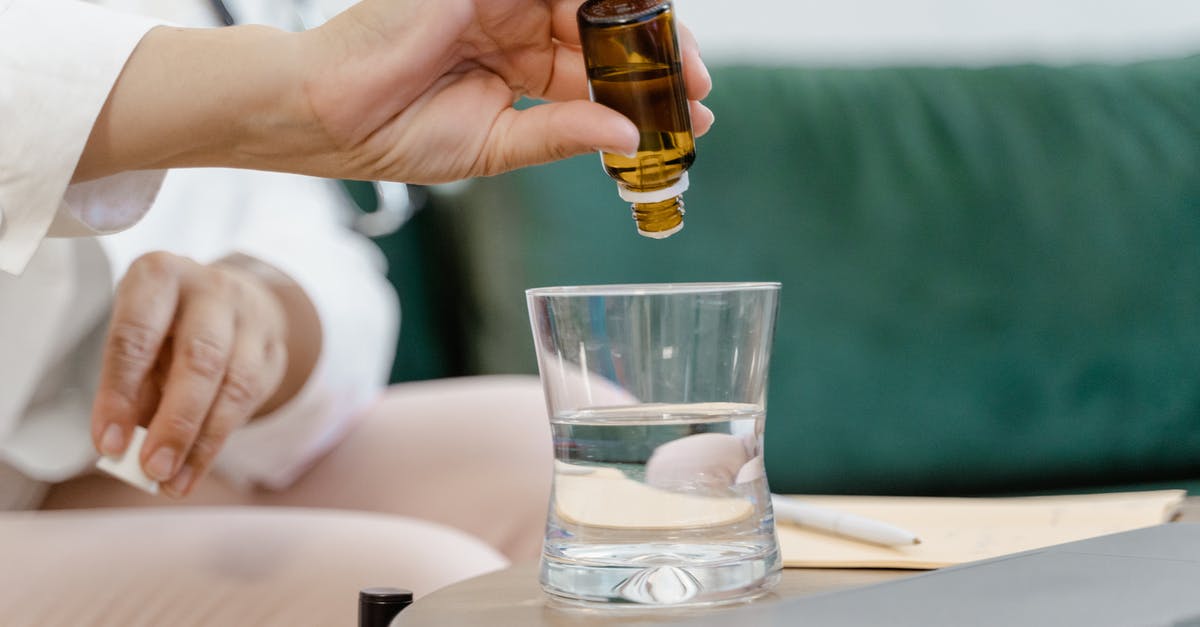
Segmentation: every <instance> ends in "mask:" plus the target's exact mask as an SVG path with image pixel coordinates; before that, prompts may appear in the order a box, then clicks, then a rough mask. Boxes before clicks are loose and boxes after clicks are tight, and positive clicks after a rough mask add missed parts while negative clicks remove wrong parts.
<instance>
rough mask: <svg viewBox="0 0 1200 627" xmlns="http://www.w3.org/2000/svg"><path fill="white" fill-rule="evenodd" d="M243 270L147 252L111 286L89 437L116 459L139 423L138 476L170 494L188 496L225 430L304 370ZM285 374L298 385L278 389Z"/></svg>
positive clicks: (269, 401) (272, 302)
mask: <svg viewBox="0 0 1200 627" xmlns="http://www.w3.org/2000/svg"><path fill="white" fill-rule="evenodd" d="M241 259H242V261H243V262H244V261H245V260H246V259H248V258H241ZM251 268H253V266H251V265H249V264H246V263H237V261H236V260H231V261H222V262H217V263H214V264H211V265H201V264H198V263H196V262H194V261H192V260H190V259H187V258H184V257H179V256H176V255H172V254H170V253H165V252H158V253H150V254H148V255H145V256H143V257H141V258H139V259H138V260H137V261H135V262H134V263H133V265H132V266H131V267H130V268H129V271H128V272H127V273H126V275H125V277H124V279H122V281H121V283H120V285H119V287H118V288H117V294H116V299H115V303H114V308H113V316H112V322H111V324H110V327H109V333H108V340H107V344H106V346H105V350H104V358H103V365H102V366H101V371H100V383H99V389H98V391H97V394H96V401H95V407H94V412H93V416H92V437H93V439H94V442H95V444H96V447H97V449H98V450H99V451H100V452H102V453H104V454H106V455H119V454H120V453H122V452H123V451H124V450H125V448H126V446H127V445H128V442H129V440H130V435H131V433H132V430H133V427H134V426H135V425H139V424H140V425H144V426H146V427H147V428H148V430H149V433H148V434H147V437H146V443H145V445H144V446H143V449H142V454H141V460H140V461H141V464H142V468H143V469H144V470H145V472H146V474H147V475H149V476H150V477H152V478H153V479H155V480H157V481H160V482H163V489H164V491H165V492H167V493H168V494H169V495H171V496H177V497H178V496H183V495H185V494H187V493H188V492H189V491H190V490H191V487H192V486H193V485H194V484H195V482H196V481H197V480H198V479H199V478H200V477H202V476H203V475H204V474H205V473H206V472H207V471H208V470H209V468H210V467H211V465H212V463H213V460H214V459H215V458H216V456H217V453H218V452H219V451H220V450H221V447H222V445H223V444H224V442H225V439H226V438H227V437H229V435H230V433H232V432H233V431H234V430H235V429H237V428H239V427H241V426H242V425H244V424H246V423H247V422H248V421H249V420H250V419H251V418H252V417H254V416H255V415H256V414H258V413H260V412H261V411H263V410H264V409H268V408H270V407H271V406H276V405H278V404H281V402H282V401H284V400H286V398H278V397H280V396H281V395H286V396H288V397H290V394H292V393H294V392H295V389H298V387H299V385H302V382H303V379H306V378H307V375H308V370H305V368H306V367H307V368H308V369H311V363H299V364H297V363H293V362H296V361H303V362H310V361H311V360H302V359H300V360H298V359H297V356H291V359H289V341H288V340H289V317H290V316H289V313H288V311H287V308H286V307H285V304H284V303H283V302H281V300H280V299H279V298H277V296H276V294H275V291H274V290H273V289H272V287H271V286H270V285H268V283H267V282H266V281H264V280H263V278H262V275H260V274H259V273H257V272H255V271H253V270H252V269H251ZM296 289H299V288H296ZM314 315H315V314H314ZM289 369H291V370H303V372H299V373H293V375H292V376H291V377H290V378H297V377H298V378H300V382H299V383H298V384H297V383H290V384H285V379H287V378H289V377H288V375H289ZM281 384H282V385H281Z"/></svg>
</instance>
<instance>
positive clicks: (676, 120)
mask: <svg viewBox="0 0 1200 627" xmlns="http://www.w3.org/2000/svg"><path fill="white" fill-rule="evenodd" d="M578 21H579V34H580V39H581V41H582V44H583V56H584V60H585V62H586V64H587V75H588V83H589V84H590V85H591V91H592V100H594V101H596V102H598V103H600V104H602V105H605V106H607V107H610V108H612V109H615V110H617V111H619V112H620V113H622V114H624V115H625V116H626V117H628V118H629V119H630V120H633V123H634V124H636V125H637V127H638V130H639V131H640V134H641V140H640V142H639V143H638V150H637V155H636V156H634V157H628V156H625V155H616V154H611V153H602V154H601V160H602V161H603V162H604V171H605V172H607V173H608V175H609V176H610V177H612V178H613V179H614V180H616V181H617V185H618V187H619V189H620V191H621V196H622V198H626V199H627V200H630V201H631V202H632V203H633V217H634V220H635V221H636V222H637V225H638V232H639V233H641V234H642V235H647V236H649V237H658V238H661V237H667V236H669V235H671V234H673V233H675V232H677V231H679V229H681V228H683V197H682V195H681V194H682V192H683V190H685V189H687V176H686V171H687V169H688V167H690V166H691V165H692V162H693V161H694V160H695V158H696V150H695V140H694V138H693V135H692V120H691V116H690V115H689V113H688V111H689V110H688V100H687V92H686V91H685V90H684V85H683V73H682V66H681V63H680V55H679V41H678V37H677V35H676V31H675V13H674V7H673V6H672V5H671V3H670V2H662V1H659V0H588V1H587V2H584V3H583V5H582V6H581V7H579V13H578Z"/></svg>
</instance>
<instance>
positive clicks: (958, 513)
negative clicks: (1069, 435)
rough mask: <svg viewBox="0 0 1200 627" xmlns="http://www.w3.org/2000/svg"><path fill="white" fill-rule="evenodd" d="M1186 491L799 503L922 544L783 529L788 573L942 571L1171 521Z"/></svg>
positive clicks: (851, 498) (781, 538)
mask: <svg viewBox="0 0 1200 627" xmlns="http://www.w3.org/2000/svg"><path fill="white" fill-rule="evenodd" d="M1185 496H1186V492H1185V491H1183V490H1158V491H1153V492H1122V493H1115V494H1086V495H1070V496H1035V497H1019V498H926V497H886V496H885V497H880V496H795V497H794V498H797V499H801V500H803V501H804V502H806V503H811V504H813V505H817V506H820V507H827V508H830V509H836V510H839V511H845V512H850V513H854V514H859V515H862V516H867V517H870V518H874V519H876V520H881V521H884V522H889V523H892V524H894V525H898V526H900V527H903V528H905V529H908V530H909V531H912V532H914V533H916V534H917V535H918V536H919V537H920V538H921V544H919V545H914V546H904V547H883V546H876V545H873V544H868V543H865V542H858V541H855V540H849V539H845V538H841V537H837V536H834V535H830V534H826V533H822V532H820V531H810V530H808V529H805V528H803V527H796V526H793V525H790V524H787V523H783V522H780V523H778V524H777V525H776V530H777V531H778V534H779V544H780V548H781V549H782V551H783V564H784V566H788V567H811V568H817V567H829V568H912V569H927V568H940V567H943V566H949V565H952V564H960V563H963V562H970V561H974V560H980V559H985V558H991V557H997V556H1000V555H1005V554H1008V553H1016V552H1019V551H1027V550H1031V549H1036V548H1039V547H1043V546H1050V545H1052V544H1061V543H1063V542H1070V541H1074V540H1082V539H1084V538H1090V537H1094V536H1099V535H1104V534H1108V533H1116V532H1119V531H1127V530H1130V529H1138V528H1141V527H1149V526H1151V525H1156V524H1159V523H1162V522H1166V521H1168V520H1170V519H1171V518H1172V517H1173V516H1174V515H1175V514H1176V513H1177V512H1178V510H1179V506H1180V505H1181V504H1182V503H1183V499H1184V497H1185Z"/></svg>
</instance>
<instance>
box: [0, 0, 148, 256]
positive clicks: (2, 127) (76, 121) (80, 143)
mask: <svg viewBox="0 0 1200 627" xmlns="http://www.w3.org/2000/svg"><path fill="white" fill-rule="evenodd" d="M156 24H158V22H156V21H154V20H150V19H146V18H143V17H137V16H132V15H125V14H121V13H116V12H112V11H108V10H105V9H101V8H98V7H95V6H91V5H88V4H84V3H81V2H73V1H71V0H0V271H5V272H9V273H13V274H16V273H19V272H21V270H23V269H24V267H25V265H26V264H27V263H28V261H29V259H30V257H32V256H33V253H34V251H35V250H36V249H37V246H38V244H39V243H40V242H41V240H42V238H44V237H45V236H46V235H47V234H48V233H52V234H63V235H84V234H94V233H98V232H108V231H113V230H118V229H120V228H124V227H126V226H129V225H130V224H133V223H134V222H136V221H137V219H138V218H139V217H141V215H142V214H143V213H145V211H146V209H147V208H149V206H150V203H151V202H152V201H153V200H154V195H155V192H156V191H157V189H158V186H159V185H160V184H161V182H162V173H161V172H134V173H128V174H121V175H117V176H112V177H108V178H106V179H100V180H97V181H93V182H90V183H87V184H84V185H82V186H72V189H71V191H70V192H68V185H69V183H70V181H71V175H72V174H73V173H74V171H75V165H76V164H77V163H78V162H79V157H80V155H81V154H82V153H83V147H84V144H85V143H86V142H87V138H88V135H89V134H90V133H91V129H92V125H93V124H94V123H95V120H96V117H97V115H99V113H100V109H101V108H102V107H103V106H104V102H105V101H106V100H107V98H108V94H109V92H110V91H111V90H112V86H113V83H114V82H115V81H116V79H117V76H118V75H119V74H120V73H121V70H122V68H124V66H125V62H126V60H128V58H129V55H130V54H132V52H133V49H134V48H135V47H136V46H137V44H138V42H139V41H141V39H142V37H143V36H144V35H145V34H146V32H147V31H149V30H150V29H151V28H152V27H154V26H155V25H156ZM52 224H53V225H54V226H53V229H52V228H51V225H52Z"/></svg>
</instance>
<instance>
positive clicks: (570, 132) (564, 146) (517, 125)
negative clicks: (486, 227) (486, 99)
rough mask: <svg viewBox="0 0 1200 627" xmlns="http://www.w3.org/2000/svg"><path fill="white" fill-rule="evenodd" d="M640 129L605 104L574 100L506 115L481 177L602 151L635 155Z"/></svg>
mask: <svg viewBox="0 0 1200 627" xmlns="http://www.w3.org/2000/svg"><path fill="white" fill-rule="evenodd" d="M638 141H639V139H638V130H637V127H636V126H635V125H634V124H633V122H631V121H630V120H629V119H628V118H626V117H625V116H623V115H621V114H620V113H617V112H616V111H613V110H612V109H609V108H608V107H605V106H603V105H599V104H596V103H594V102H589V101H586V100H571V101H567V102H554V103H546V104H540V105H536V106H534V107H530V108H528V109H524V110H521V111H518V110H517V109H509V110H507V111H505V112H504V113H502V114H501V115H500V117H499V118H497V120H496V124H495V125H494V126H493V127H492V130H491V133H490V134H489V135H488V140H487V146H486V147H485V148H484V150H485V151H486V152H487V158H486V160H485V165H484V169H485V170H486V171H485V172H483V173H482V174H485V175H491V174H498V173H500V172H505V171H508V170H515V169H517V168H522V167H525V166H529V165H536V164H539V163H547V162H549V161H557V160H559V159H566V158H567V157H573V156H575V155H580V154H584V153H587V152H595V151H597V150H602V151H604V152H611V153H616V154H633V153H635V152H637V147H638Z"/></svg>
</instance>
